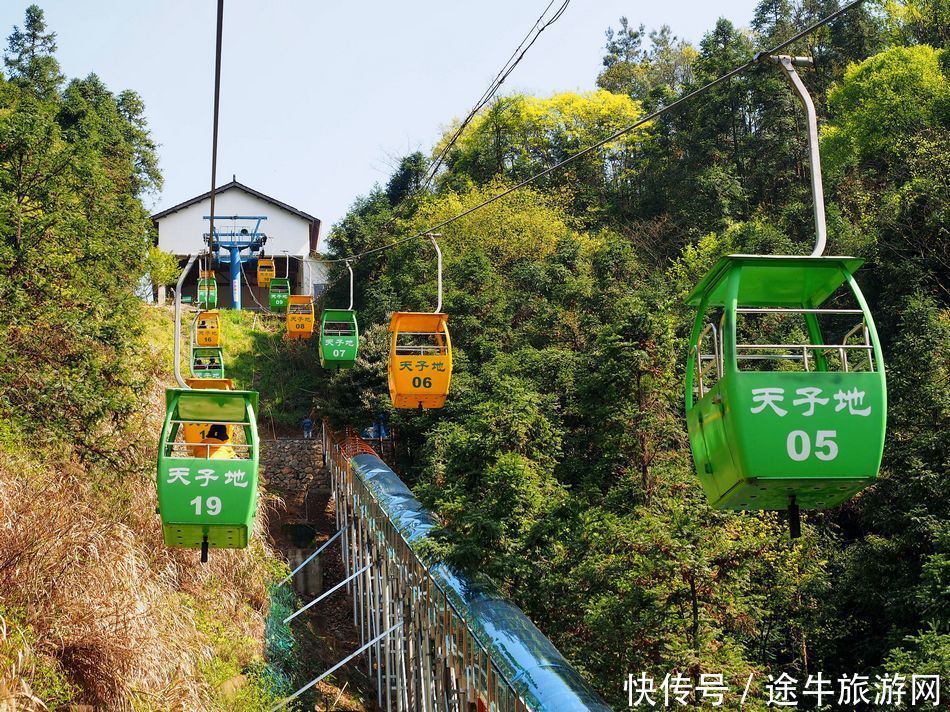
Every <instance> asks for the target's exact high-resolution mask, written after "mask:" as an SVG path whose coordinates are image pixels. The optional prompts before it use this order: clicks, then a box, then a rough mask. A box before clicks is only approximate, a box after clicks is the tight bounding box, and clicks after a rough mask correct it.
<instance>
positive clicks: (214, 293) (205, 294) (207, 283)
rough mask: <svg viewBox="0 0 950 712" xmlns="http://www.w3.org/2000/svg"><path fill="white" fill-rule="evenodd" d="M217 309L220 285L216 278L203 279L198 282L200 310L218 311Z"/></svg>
mask: <svg viewBox="0 0 950 712" xmlns="http://www.w3.org/2000/svg"><path fill="white" fill-rule="evenodd" d="M212 274H213V273H212ZM217 307H218V283H217V282H216V281H215V279H214V277H210V278H209V277H202V278H201V279H199V280H198V308H199V309H217Z"/></svg>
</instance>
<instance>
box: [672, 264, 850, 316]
mask: <svg viewBox="0 0 950 712" xmlns="http://www.w3.org/2000/svg"><path fill="white" fill-rule="evenodd" d="M862 264H864V260H862V259H861V258H860V257H805V256H792V255H727V256H726V257H722V258H720V260H719V261H718V262H717V263H716V264H715V266H713V268H712V269H711V270H709V272H707V273H706V276H705V277H703V278H702V279H701V280H700V282H699V284H697V285H696V288H695V289H693V291H692V292H690V295H689V296H688V297H687V298H686V303H687V304H689V305H690V306H699V304H700V301H701V300H702V298H703V295H707V296H708V302H707V306H711V307H721V306H725V303H726V298H727V296H728V292H729V275H730V274H731V273H732V272H733V270H735V269H737V268H739V267H741V268H742V279H741V280H740V281H739V297H738V299H739V304H741V305H742V306H747V307H792V308H794V307H802V308H815V307H818V306H819V305H821V304H822V303H823V302H824V301H825V300H826V299H828V297H830V296H831V295H832V294H833V293H834V292H835V290H836V289H838V287H840V286H841V285H842V284H844V283H845V282H846V281H847V278H848V275H849V274H852V273H853V272H854V271H855V270H857V269H858V268H859V267H860V266H861V265H862Z"/></svg>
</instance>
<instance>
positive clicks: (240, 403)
mask: <svg viewBox="0 0 950 712" xmlns="http://www.w3.org/2000/svg"><path fill="white" fill-rule="evenodd" d="M192 383H193V384H194V383H195V382H194V381H192ZM257 401H258V394H257V393H256V392H254V391H232V390H223V389H222V390H217V389H214V390H211V389H185V388H170V389H168V390H166V392H165V403H166V413H165V423H164V425H163V427H162V434H161V440H160V442H159V455H158V482H157V484H158V505H159V509H158V511H159V514H160V515H161V519H162V533H163V536H164V540H165V544H166V545H167V546H172V547H182V548H201V549H202V558H203V559H204V558H205V556H206V552H207V548H208V547H210V548H216V549H239V548H243V547H246V546H247V544H248V541H249V540H250V538H251V535H252V532H253V528H254V519H255V517H256V514H257V484H258V436H257V419H256V412H257Z"/></svg>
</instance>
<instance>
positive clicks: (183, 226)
mask: <svg viewBox="0 0 950 712" xmlns="http://www.w3.org/2000/svg"><path fill="white" fill-rule="evenodd" d="M210 210H211V199H210V198H208V199H206V200H203V201H201V202H200V203H195V204H194V205H189V206H188V207H187V208H182V209H181V210H179V211H177V212H174V213H171V214H170V215H166V216H165V217H163V218H160V219H159V220H158V246H159V247H160V248H161V249H163V250H166V251H167V252H171V253H172V254H175V255H190V254H198V253H199V252H201V251H202V250H203V249H205V244H204V240H203V239H202V235H204V234H205V233H206V232H208V227H209V221H207V220H205V219H204V216H205V215H209V214H210ZM214 212H215V214H216V215H266V216H267V220H264V221H263V222H262V223H261V231H262V232H263V233H264V234H265V235H267V244H266V245H265V246H264V252H265V253H267V254H269V255H273V256H274V257H279V256H280V255H281V254H282V252H283V251H284V250H287V252H288V253H289V254H291V255H297V256H300V257H305V256H307V255H308V254H309V253H310V223H309V222H308V221H307V220H305V219H304V218H301V217H300V216H298V215H294V214H293V213H291V212H288V211H286V210H284V209H282V208H280V207H278V206H276V205H274V204H273V203H269V202H267V201H266V200H261V199H260V198H258V197H256V196H254V195H251V194H249V193H245V192H244V191H243V190H241V189H240V188H229V189H228V190H226V191H224V192H223V193H218V194H217V195H216V196H215V199H214ZM244 226H248V223H247V222H241V223H239V228H240V227H244ZM215 227H216V228H217V229H218V230H221V229H225V230H227V229H230V227H231V223H230V222H228V221H220V220H216V221H215ZM250 227H253V223H250Z"/></svg>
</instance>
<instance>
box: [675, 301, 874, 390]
mask: <svg viewBox="0 0 950 712" xmlns="http://www.w3.org/2000/svg"><path fill="white" fill-rule="evenodd" d="M736 314H737V315H738V314H780V315H785V314H802V315H804V314H814V315H816V316H817V315H821V316H840V315H847V316H860V317H861V320H860V321H859V322H858V323H857V324H856V325H855V326H854V327H852V328H851V329H850V330H848V331H847V332H846V333H845V335H844V337H843V338H842V340H841V343H840V344H825V343H821V344H810V343H790V344H783V343H772V344H752V343H736V345H735V358H736V365H737V366H738V365H739V364H740V363H742V362H747V363H753V362H767V361H796V362H800V363H801V364H802V370H803V371H805V372H811V371H813V370H814V367H815V365H816V364H817V363H818V359H821V360H822V362H821V368H822V370H824V371H830V370H841V371H843V372H845V373H849V372H852V371H857V370H862V369H864V368H866V369H867V370H868V371H874V370H875V367H874V346H873V345H872V344H871V334H870V330H869V329H868V326H867V322H866V321H865V319H864V312H862V311H861V310H860V309H806V308H787V307H754V308H753V307H740V308H737V309H736ZM725 318H726V317H725V314H723V315H722V317H721V318H720V321H719V327H718V328H717V327H716V325H715V324H714V323H712V322H709V323H707V324H706V326H705V327H704V328H703V330H702V331H701V332H700V335H699V338H698V339H697V341H696V345H695V346H694V347H693V349H694V353H695V355H696V364H697V368H696V390H697V393H698V395H699V397H700V398H702V397H703V396H704V395H706V393H707V392H708V391H709V389H710V388H711V387H712V385H713V383H710V382H709V380H710V377H711V376H713V375H714V376H715V381H718V380H719V379H720V378H722V374H723V372H724V371H725V362H724V353H725V348H724V344H723V338H724V337H723V334H724V331H725V328H724V327H725ZM710 334H711V335H712V345H713V346H712V352H711V353H709V352H705V351H704V349H703V344H704V342H706V341H707V336H709V335H710ZM855 335H860V336H861V337H862V341H861V342H860V343H854V344H849V343H848V341H849V340H850V339H852V338H853V337H854V336H855ZM760 351H768V352H770V353H757V352H760ZM853 352H859V353H860V354H863V355H864V356H865V357H866V361H865V362H864V363H862V364H858V365H857V367H856V366H855V364H854V363H852V361H851V360H849V353H853ZM829 356H837V357H838V366H839V369H831V368H829V367H828V366H829V363H828V361H827V359H828V357H829ZM809 357H810V358H809ZM812 362H815V363H812Z"/></svg>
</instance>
